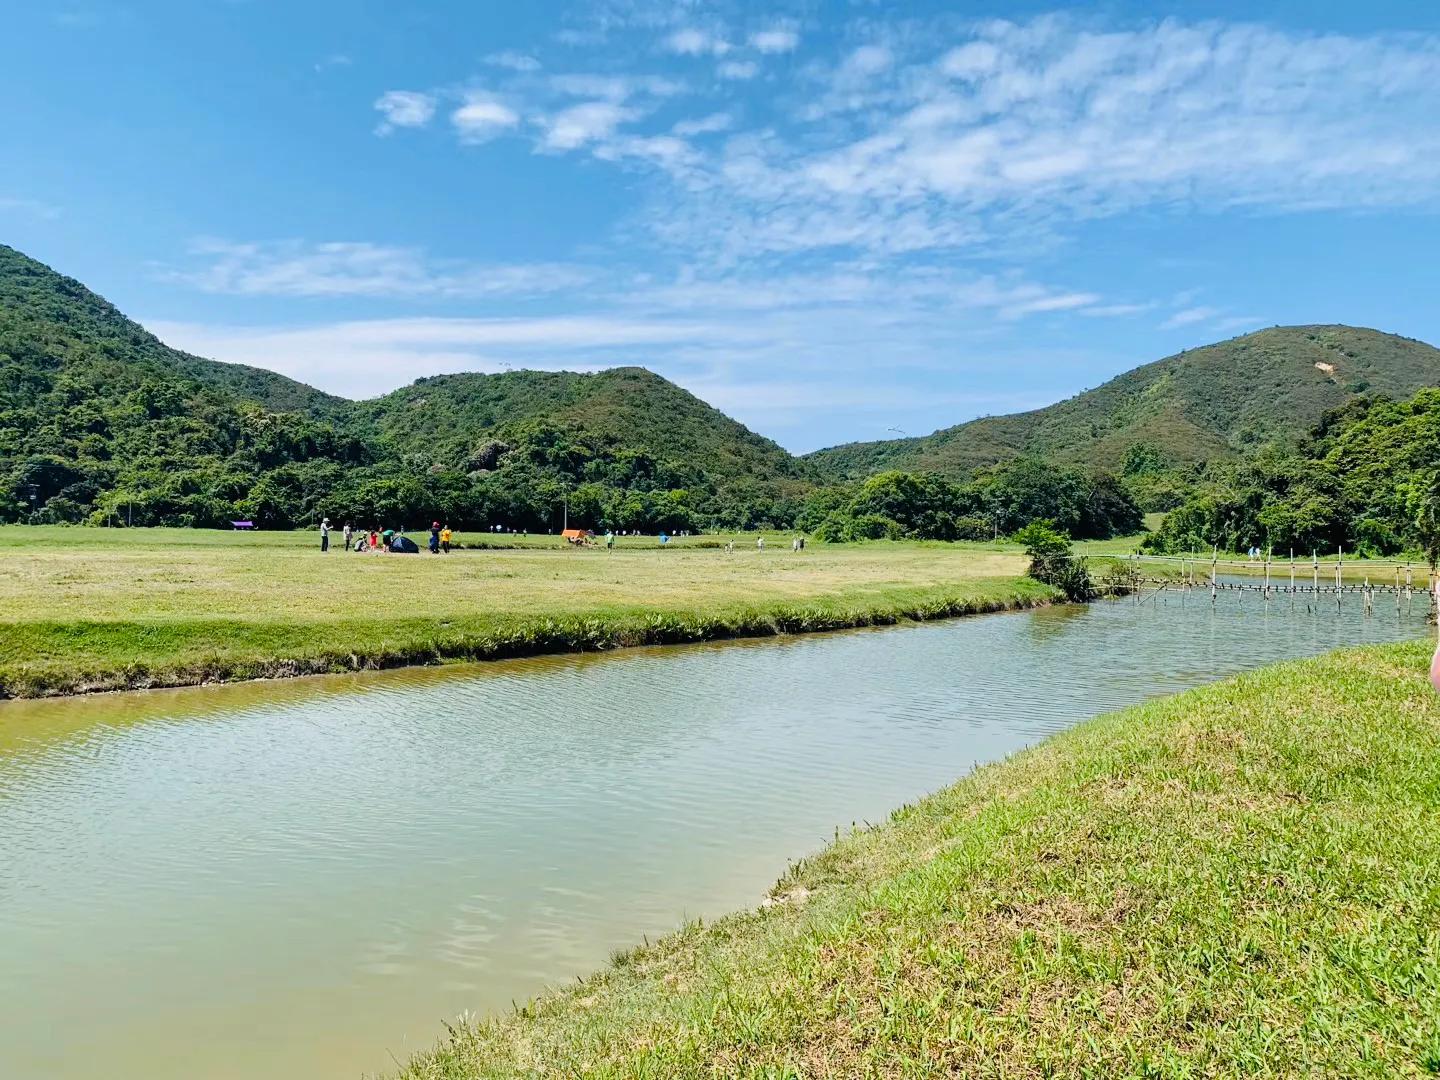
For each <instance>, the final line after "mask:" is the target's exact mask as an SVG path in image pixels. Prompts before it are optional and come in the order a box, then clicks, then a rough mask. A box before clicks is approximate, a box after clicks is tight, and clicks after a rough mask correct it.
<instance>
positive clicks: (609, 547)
mask: <svg viewBox="0 0 1440 1080" xmlns="http://www.w3.org/2000/svg"><path fill="white" fill-rule="evenodd" d="M605 550H606V551H614V550H615V532H614V530H613V529H606V530H605Z"/></svg>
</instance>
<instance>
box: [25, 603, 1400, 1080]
mask: <svg viewBox="0 0 1440 1080" xmlns="http://www.w3.org/2000/svg"><path fill="white" fill-rule="evenodd" d="M1347 606H1348V607H1349V608H1350V609H1351V610H1349V611H1347V612H1346V613H1344V614H1343V615H1342V616H1340V617H1337V616H1336V615H1335V613H1334V611H1333V608H1327V610H1326V612H1325V613H1324V614H1311V613H1308V612H1307V611H1306V609H1305V607H1304V605H1303V603H1302V604H1301V605H1300V607H1299V608H1298V610H1292V609H1291V608H1290V606H1289V604H1288V602H1286V601H1280V602H1273V603H1271V604H1270V605H1269V606H1268V609H1267V607H1266V605H1265V604H1264V603H1263V602H1262V601H1261V600H1260V599H1259V598H1258V597H1255V596H1244V597H1240V596H1231V597H1222V598H1221V601H1220V603H1219V605H1218V607H1217V608H1216V609H1215V610H1213V611H1212V609H1211V605H1210V603H1209V599H1208V597H1206V598H1204V599H1203V600H1202V599H1199V598H1198V597H1196V596H1191V597H1190V598H1188V599H1186V600H1185V601H1184V602H1183V603H1182V601H1181V600H1180V598H1178V597H1176V598H1173V599H1171V600H1170V601H1169V602H1168V603H1147V604H1143V605H1135V604H1133V603H1131V602H1128V601H1123V602H1118V603H1114V604H1099V605H1095V606H1093V607H1089V608H1083V609H1071V608H1061V609H1053V610H1047V611H1039V612H1034V613H1028V614H1016V615H997V616H988V617H984V618H975V619H968V620H959V621H955V622H948V623H943V624H935V625H931V626H924V627H912V628H904V629H893V630H881V631H869V632H861V633H852V634H841V635H829V636H819V637H809V638H799V639H794V640H789V641H779V642H777V641H766V642H757V643H740V644H729V645H720V646H712V647H696V648H685V649H668V650H664V649H656V650H644V651H636V652H631V653H621V654H613V655H609V656H602V657H561V658H554V659H545V660H533V661H524V662H513V663H511V662H507V663H497V664H491V665H487V666H483V667H469V668H463V669H448V670H422V671H409V672H397V673H391V674H385V675H378V676H365V677H348V678H341V679H329V680H317V681H306V682H293V683H280V684H268V685H249V686H237V687H223V688H216V689H205V690H195V691H178V692H163V693H154V694H135V695H121V696H110V697H105V698H95V699H89V700H77V701H66V702H42V703H33V704H30V703H11V704H6V705H3V706H0V1073H3V1075H5V1076H6V1077H14V1078H30V1077H35V1078H40V1077H43V1078H47V1080H80V1078H84V1080H95V1078H99V1077H105V1078H107V1080H128V1078H134V1077H145V1078H146V1080H181V1078H183V1080H195V1078H199V1077H204V1078H207V1080H214V1078H232V1077H247V1078H249V1077H257V1076H264V1077H270V1078H288V1077H305V1078H307V1080H308V1078H329V1077H354V1076H357V1075H359V1074H360V1073H362V1072H380V1071H384V1070H386V1069H388V1068H392V1067H393V1065H394V1062H395V1061H397V1060H403V1059H404V1058H405V1057H406V1056H407V1055H408V1054H410V1053H411V1052H412V1051H414V1050H416V1049H417V1048H420V1047H424V1046H428V1045H429V1044H430V1043H432V1042H433V1041H434V1040H435V1039H436V1038H437V1037H438V1036H439V1035H440V1034H441V1032H442V1028H441V1023H440V1021H441V1020H442V1019H443V1018H448V1017H451V1016H454V1015H455V1014H457V1013H459V1012H461V1011H462V1010H467V1009H468V1010H472V1011H474V1010H488V1009H497V1008H504V1007H506V1006H507V1005H508V1004H509V1003H510V1001H511V1000H512V999H523V998H524V997H526V996H528V995H530V994H532V993H534V992H536V991H538V990H540V989H541V988H542V987H544V986H545V985H547V984H550V983H555V982H559V981H564V980H566V979H568V978H571V977H573V976H574V975H576V974H578V973H581V972H584V971H586V970H588V969H592V968H594V967H596V966H597V965H599V964H601V963H603V962H604V961H605V959H606V957H607V956H608V954H609V952H610V950H611V949H613V948H615V947H617V946H624V945H627V944H629V943H630V942H633V941H636V940H638V939H639V938H640V936H641V935H642V934H648V935H651V936H654V935H656V934H660V933H663V932H665V931H666V930H667V929H669V928H672V927H674V926H675V925H676V924H677V923H678V922H679V921H680V920H681V919H683V918H684V917H686V916H693V915H706V916H709V915H714V914H718V913H720V912H723V911H726V910H730V909H733V908H736V907H740V906H749V905H753V904H755V903H757V902H758V901H759V900H760V898H761V897H762V896H763V894H764V891H765V889H766V888H767V887H768V886H769V885H770V883H771V882H773V881H774V879H775V878H776V877H778V876H779V874H780V873H781V871H783V869H784V867H785V863H786V860H787V859H790V858H794V857H798V856H800V855H803V854H805V853H806V852H809V851H812V850H814V849H815V848H817V847H819V846H820V845H821V844H822V843H823V842H825V841H826V840H827V839H829V838H830V837H831V836H832V835H833V833H834V829H835V827H836V826H841V827H848V826H849V825H850V823H852V822H855V821H861V820H871V821H875V820H879V819H881V818H883V817H884V816H885V814H886V813H887V811H888V810H890V809H891V808H892V807H894V806H896V805H898V804H900V803H902V802H905V801H908V800H912V799H914V798H915V797H916V796H919V795H921V794H923V793H925V792H927V791H931V790H933V789H935V788H937V787H940V786H942V785H944V784H946V783H948V782H950V781H951V780H954V779H955V778H957V777H958V776H960V775H962V774H963V773H965V772H966V771H967V770H969V769H970V768H971V767H972V765H973V764H974V763H976V762H982V761H990V760H993V759H995V758H998V757H1001V756H1003V755H1005V754H1007V753H1009V752H1011V751H1013V750H1015V749H1017V748H1019V747H1022V746H1024V745H1026V744H1028V743H1031V742H1034V741H1036V740H1038V739H1040V738H1043V737H1044V736H1045V735H1047V734H1049V733H1051V732H1054V731H1057V730H1059V729H1061V728H1063V727H1066V726H1067V725H1070V724H1072V723H1074V722H1075V721H1077V720H1080V719H1083V718H1084V717H1087V716H1091V715H1094V714H1096V713H1100V712H1104V711H1107V710H1110V709H1113V708H1116V707H1119V706H1122V705H1126V704H1129V703H1131V702H1135V701H1139V700H1141V699H1143V698H1146V697H1149V696H1153V695H1156V694H1163V693H1169V692H1172V691H1175V690H1179V689H1183V688H1185V687H1189V686H1192V685H1195V684H1197V683H1201V682H1204V681H1207V680H1210V679H1212V678H1216V677H1219V676H1223V675H1227V674H1230V673H1233V672H1236V671H1239V670H1243V669H1246V668H1250V667H1254V666H1256V665H1259V664H1263V663H1267V662H1270V661H1272V660H1275V659H1280V658H1285V657H1290V656H1296V655H1301V654H1308V653H1314V652H1320V651H1323V650H1326V649H1329V648H1332V647H1334V646H1338V645H1345V644H1353V643H1361V642H1373V641H1382V640H1392V639H1396V638H1407V637H1414V636H1417V635H1419V634H1421V633H1424V625H1423V615H1422V607H1423V605H1422V604H1421V603H1419V602H1417V603H1416V605H1415V611H1414V613H1413V614H1410V615H1404V616H1402V615H1397V613H1396V612H1395V611H1394V609H1393V606H1391V607H1390V608H1389V609H1388V610H1387V608H1386V606H1385V604H1384V603H1381V605H1380V608H1379V612H1380V613H1379V614H1377V615H1376V616H1375V617H1374V618H1371V619H1369V620H1366V619H1364V618H1363V617H1362V616H1361V613H1360V610H1359V608H1360V602H1359V600H1358V599H1355V600H1352V601H1347Z"/></svg>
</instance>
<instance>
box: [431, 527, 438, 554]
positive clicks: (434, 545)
mask: <svg viewBox="0 0 1440 1080" xmlns="http://www.w3.org/2000/svg"><path fill="white" fill-rule="evenodd" d="M430 554H431V555H439V554H440V522H438V521H432V522H431V523H430Z"/></svg>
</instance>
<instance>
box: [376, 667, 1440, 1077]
mask: <svg viewBox="0 0 1440 1080" xmlns="http://www.w3.org/2000/svg"><path fill="white" fill-rule="evenodd" d="M1427 657H1428V645H1424V644H1415V645H1402V646H1390V647H1384V648H1376V649H1368V650H1362V651H1354V652H1342V653H1336V654H1332V655H1330V656H1327V657H1322V658H1320V659H1317V660H1311V661H1304V662H1298V663H1290V664H1285V665H1280V666H1277V667H1274V668H1270V669H1267V670H1264V671H1261V672H1258V673H1255V674H1251V675H1248V676H1245V677H1242V678H1239V679H1236V680H1233V681H1231V682H1226V683H1222V684H1219V685H1216V686H1213V687H1209V688H1205V689H1202V690H1197V691H1193V692H1190V693H1187V694H1183V695H1180V696H1178V697H1174V698H1168V699H1164V700H1161V701H1157V702H1154V703H1151V704H1148V705H1144V706H1141V707H1138V708H1133V709H1129V710H1126V711H1124V712H1121V713H1117V714H1114V715H1111V716H1107V717H1101V718H1099V719H1097V720H1094V721H1091V722H1089V723H1086V724H1082V725H1081V726H1080V727H1078V728H1076V729H1074V730H1072V731H1070V732H1068V733H1066V734H1064V735H1061V736H1059V737H1057V738H1054V739H1051V740H1049V741H1047V742H1045V743H1043V744H1041V745H1040V746H1038V747H1036V748H1034V749H1032V750H1030V751H1027V752H1025V753H1023V754H1020V755H1018V756H1017V757H1015V758H1013V759H1011V760H1009V761H1007V762H1003V763H1001V764H998V765H994V766H990V767H986V768H983V769H981V770H979V771H978V772H976V773H975V774H974V775H972V776H971V777H970V778H968V779H966V780H964V781H962V782H960V783H958V784H956V785H955V786H954V787H951V788H949V789H947V790H944V791H942V792H940V793H938V794H936V795H934V796H931V797H930V798H928V799H926V800H924V801H923V802H921V803H920V804H918V805H916V806H913V807H907V808H905V809H903V810H901V811H898V812H897V813H896V814H895V815H894V816H893V818H892V820H891V821H890V822H889V823H888V824H886V825H883V826H880V827H878V828H876V829H872V830H868V831H863V832H860V833H857V834H855V835H852V836H849V837H847V838H846V839H843V840H841V841H840V842H838V843H837V844H835V845H834V846H833V847H830V848H829V849H827V850H826V851H824V852H823V853H822V854H820V855H819V856H817V857H815V858H812V859H809V860H807V861H805V862H804V863H802V864H800V865H799V866H797V867H795V868H794V869H793V870H792V871H791V873H790V875H789V876H787V877H786V878H785V879H784V880H783V881H781V882H780V883H779V884H778V885H777V886H776V889H775V896H776V897H778V898H781V902H780V903H778V904H776V905H775V906H772V907H768V908H762V909H760V910H757V911H753V912H748V913H742V914H738V915H733V916H730V917H728V918H726V919H724V920H721V921H720V922H718V923H715V924H713V925H711V926H708V927H702V926H700V925H692V926H689V927H687V928H686V929H684V930H682V931H680V932H679V933H677V934H675V935H673V936H671V937H669V938H666V939H664V940H662V941H660V942H658V943H656V944H654V945H651V946H648V947H643V948H639V949H636V950H634V951H632V952H630V953H627V954H625V955H623V956H618V957H617V959H616V962H615V964H614V966H613V967H612V968H611V969H609V970H607V971H605V972H603V973H601V974H598V975H596V976H594V977H592V978H590V979H588V980H587V981H585V982H583V983H581V984H579V985H577V986H575V987H572V988H570V989H567V990H564V991H560V992H557V993H555V994H553V995H552V996H549V997H547V998H544V999H542V1000H540V1001H538V1002H536V1003H532V1004H530V1005H528V1006H526V1007H525V1008H524V1009H522V1010H520V1011H519V1012H518V1013H516V1014H512V1015H509V1016H506V1017H502V1018H499V1019H496V1020H492V1021H485V1022H478V1023H474V1024H462V1025H461V1026H460V1027H459V1028H458V1029H456V1032H455V1035H454V1038H453V1039H452V1040H451V1041H450V1042H449V1043H448V1044H447V1045H445V1046H443V1047H441V1048H440V1049H438V1050H437V1051H436V1052H434V1053H431V1054H427V1055H422V1056H420V1057H418V1058H416V1059H415V1060H414V1061H413V1062H412V1064H411V1065H410V1067H409V1068H408V1069H406V1070H405V1072H404V1076H405V1077H406V1078H407V1080H440V1078H444V1080H460V1078H480V1077H497V1078H498V1077H506V1078H512V1077H537V1076H545V1077H562V1076H563V1077H579V1076H586V1077H592V1076H593V1077H602V1076H603V1077H607V1078H612V1080H618V1078H622V1077H636V1078H639V1077H667V1078H668V1077H700V1076H707V1077H708V1076H725V1077H756V1078H758V1077H767V1078H779V1077H789V1078H796V1080H799V1078H814V1077H859V1076H868V1077H929V1076H1007V1077H1040V1076H1088V1077H1142V1076H1144V1077H1200V1076H1204V1077H1236V1078H1238V1077H1255V1076H1272V1077H1274V1076H1287V1077H1308V1076H1372V1077H1380V1076H1415V1077H1419V1076H1425V1075H1433V1074H1435V1073H1440V698H1437V697H1436V695H1435V694H1434V692H1433V691H1432V690H1430V688H1429V687H1428V685H1427V684H1426V683H1425V680H1424V672H1425V666H1426V660H1427Z"/></svg>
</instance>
